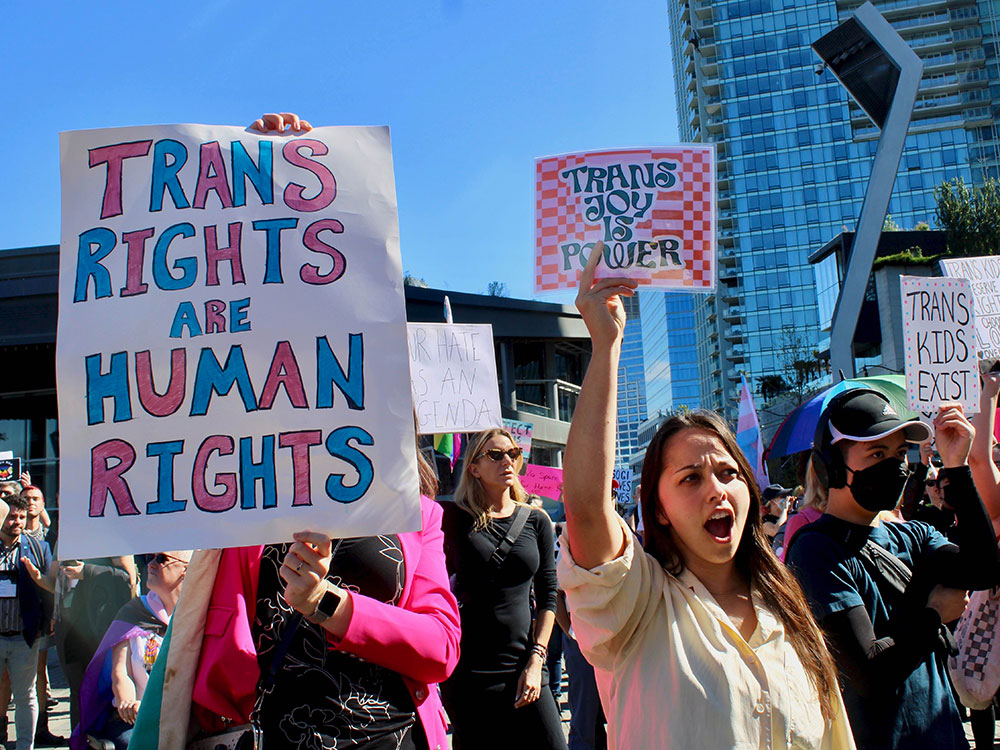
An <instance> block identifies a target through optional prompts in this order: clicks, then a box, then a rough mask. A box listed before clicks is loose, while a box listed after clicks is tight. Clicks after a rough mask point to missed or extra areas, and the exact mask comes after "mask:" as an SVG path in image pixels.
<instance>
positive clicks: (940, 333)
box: [899, 276, 979, 414]
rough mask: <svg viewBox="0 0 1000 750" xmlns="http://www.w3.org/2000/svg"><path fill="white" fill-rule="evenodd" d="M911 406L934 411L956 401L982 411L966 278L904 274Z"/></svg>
mask: <svg viewBox="0 0 1000 750" xmlns="http://www.w3.org/2000/svg"><path fill="white" fill-rule="evenodd" d="M899 281H900V299H901V302H902V311H903V346H904V350H905V351H904V359H905V366H906V395H907V406H909V408H910V409H912V410H913V411H919V412H924V413H932V412H935V411H937V407H938V404H940V403H941V402H942V401H958V402H960V403H961V404H962V406H963V408H964V409H965V413H966V414H975V413H976V412H978V411H979V365H978V361H977V356H976V331H975V321H974V315H973V306H972V287H971V285H970V284H969V281H968V280H967V279H947V278H930V277H926V276H900V277H899Z"/></svg>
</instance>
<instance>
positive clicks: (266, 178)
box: [231, 140, 274, 206]
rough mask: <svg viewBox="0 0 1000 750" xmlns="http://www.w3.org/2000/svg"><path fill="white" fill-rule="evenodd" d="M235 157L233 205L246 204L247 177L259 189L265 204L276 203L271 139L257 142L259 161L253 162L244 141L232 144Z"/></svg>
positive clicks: (233, 156) (254, 187) (232, 152)
mask: <svg viewBox="0 0 1000 750" xmlns="http://www.w3.org/2000/svg"><path fill="white" fill-rule="evenodd" d="M231 146H232V148H231V154H232V158H233V205H234V206H245V205H246V203H247V185H246V181H247V179H249V180H250V184H251V185H253V189H254V190H256V191H257V195H258V196H259V197H260V202H261V203H263V204H264V205H265V206H269V205H271V204H272V203H274V182H273V180H272V178H271V173H272V171H273V166H274V156H273V149H272V143H271V141H269V140H261V141H258V142H257V163H256V164H254V163H253V159H251V158H250V154H248V153H247V149H246V146H244V145H243V141H233V142H232V144H231Z"/></svg>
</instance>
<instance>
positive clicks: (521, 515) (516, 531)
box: [490, 505, 531, 568]
mask: <svg viewBox="0 0 1000 750" xmlns="http://www.w3.org/2000/svg"><path fill="white" fill-rule="evenodd" d="M530 514H531V509H530V508H528V507H527V506H524V505H518V506H517V508H516V509H515V510H514V520H513V521H511V524H510V528H509V529H508V530H507V533H506V534H505V535H504V538H503V539H501V540H500V542H499V543H498V544H497V546H496V549H494V550H493V554H492V555H490V562H492V563H493V565H495V566H496V567H498V568H499V567H500V566H501V565H502V564H503V561H504V559H505V558H506V557H507V555H508V554H509V553H510V551H511V549H512V548H513V546H514V544H515V543H516V542H517V538H518V537H519V536H521V532H522V531H524V525H525V524H526V523H527V522H528V516H529V515H530Z"/></svg>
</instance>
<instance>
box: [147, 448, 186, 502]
mask: <svg viewBox="0 0 1000 750" xmlns="http://www.w3.org/2000/svg"><path fill="white" fill-rule="evenodd" d="M183 452H184V441H183V440H168V441H167V442H164V443H149V445H147V446H146V457H147V458H153V457H154V456H155V457H156V459H157V464H156V500H155V501H154V502H152V503H146V514H147V515H150V516H151V515H154V514H156V513H176V512H177V511H179V510H184V508H185V507H186V506H187V500H177V499H175V498H174V456H177V455H179V454H181V453H183Z"/></svg>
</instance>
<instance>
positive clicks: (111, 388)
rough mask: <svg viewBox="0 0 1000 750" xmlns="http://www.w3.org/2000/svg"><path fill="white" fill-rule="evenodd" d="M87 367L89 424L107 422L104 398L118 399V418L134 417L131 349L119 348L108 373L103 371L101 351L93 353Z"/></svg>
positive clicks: (116, 405)
mask: <svg viewBox="0 0 1000 750" xmlns="http://www.w3.org/2000/svg"><path fill="white" fill-rule="evenodd" d="M84 362H85V363H86V368H87V424H103V423H104V399H106V398H112V399H114V401H115V418H114V421H115V422H128V421H129V420H130V419H132V399H131V395H130V393H129V386H128V352H115V353H114V354H112V355H111V364H110V366H109V367H108V371H107V372H106V373H103V372H101V355H100V354H91V355H90V356H88V357H87V358H86V359H85V360H84Z"/></svg>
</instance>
